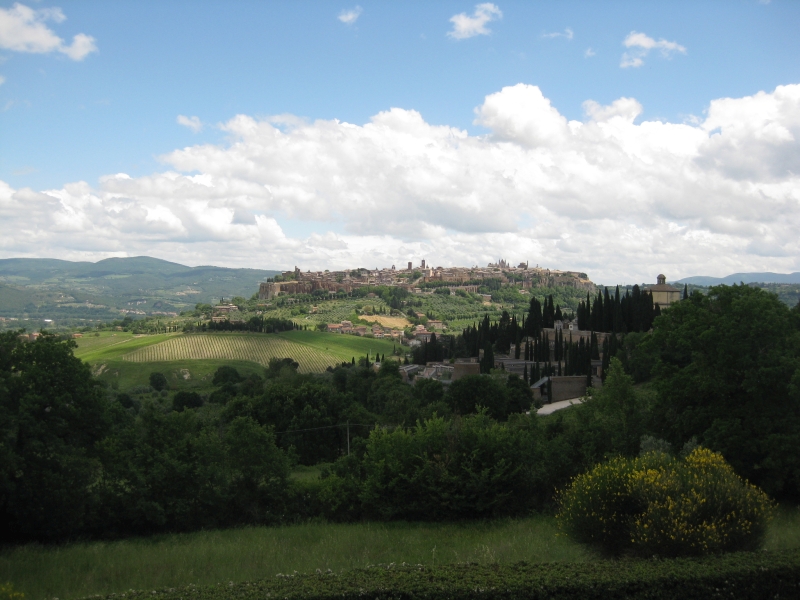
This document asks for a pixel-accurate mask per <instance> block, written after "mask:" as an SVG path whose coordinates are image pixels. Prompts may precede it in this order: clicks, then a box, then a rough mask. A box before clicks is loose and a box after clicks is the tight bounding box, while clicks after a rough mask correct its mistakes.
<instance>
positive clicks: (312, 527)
mask: <svg viewBox="0 0 800 600" xmlns="http://www.w3.org/2000/svg"><path fill="white" fill-rule="evenodd" d="M557 534H558V530H557V528H556V525H555V522H554V519H553V518H552V517H549V516H544V515H540V516H536V517H531V518H528V519H519V520H502V521H494V522H473V523H448V524H418V523H362V524H350V525H337V524H323V523H309V524H304V525H294V526H288V527H275V528H268V527H248V528H241V529H232V530H227V531H210V532H199V533H192V534H179V535H165V536H157V537H153V538H139V539H130V540H124V541H119V542H92V543H79V544H71V545H67V546H56V547H47V546H39V545H28V546H23V547H19V548H16V549H12V550H6V551H4V552H3V553H2V554H0V581H3V582H5V581H10V582H11V583H12V584H13V585H14V588H15V589H16V590H18V591H21V592H24V593H25V597H26V599H28V600H39V599H44V598H53V597H58V598H61V599H62V600H63V599H68V598H80V597H84V596H89V595H92V594H102V595H105V594H111V593H119V592H123V591H126V590H131V589H136V590H146V591H147V593H148V595H151V594H150V592H151V591H153V590H159V589H165V588H167V589H168V588H181V587H185V586H188V585H191V584H194V585H199V586H208V585H216V584H217V583H224V584H225V585H226V586H227V585H228V583H229V582H234V583H235V584H239V583H241V582H248V581H249V582H256V581H259V580H266V582H267V583H266V584H265V585H272V584H273V583H274V582H275V581H277V579H276V577H275V576H276V575H277V574H278V573H284V574H286V573H294V572H295V571H297V572H300V573H315V572H316V570H317V569H320V570H321V571H323V572H327V570H328V569H330V570H332V571H334V572H336V573H341V572H342V571H344V570H351V569H358V568H365V567H368V566H370V565H377V564H389V563H396V564H402V563H403V562H405V563H409V564H413V565H424V566H425V567H426V568H427V567H434V566H436V567H438V566H440V565H444V564H448V563H479V564H482V565H496V564H500V565H512V564H514V563H518V562H521V561H526V562H527V563H531V564H534V563H545V562H558V563H573V566H570V567H568V568H570V569H574V568H578V567H576V566H574V564H575V563H583V562H587V561H594V559H595V557H594V556H593V555H591V554H589V553H588V552H586V551H585V550H584V549H583V548H582V547H581V546H579V545H577V544H575V543H573V542H571V541H569V540H568V539H567V538H566V537H564V536H561V535H557ZM766 548H767V550H769V551H770V554H772V553H774V552H778V551H785V550H789V549H800V510H798V509H797V508H791V509H788V508H787V509H783V510H781V511H780V512H779V514H778V516H777V518H776V519H775V521H774V522H773V524H772V526H771V527H770V530H769V533H768V536H767V543H766ZM565 568H567V567H565ZM237 589H238V590H239V592H244V591H247V590H249V589H250V588H249V587H247V586H246V585H244V584H243V587H241V586H240V587H237ZM255 589H260V588H257V587H253V590H255ZM262 591H263V590H262ZM178 595H180V594H178ZM262 595H263V594H262ZM128 596H130V594H128ZM209 597H213V596H209ZM220 597H224V596H220Z"/></svg>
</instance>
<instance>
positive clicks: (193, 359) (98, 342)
mask: <svg viewBox="0 0 800 600" xmlns="http://www.w3.org/2000/svg"><path fill="white" fill-rule="evenodd" d="M76 342H77V344H78V347H77V349H76V350H75V356H77V357H78V358H80V359H82V360H84V361H86V362H88V363H89V364H91V365H92V369H93V372H94V373H95V375H96V376H97V377H98V379H100V380H101V381H105V382H107V383H109V384H112V385H113V386H114V387H115V388H116V389H119V390H120V391H125V390H127V389H130V388H132V387H135V386H143V385H147V384H148V377H149V374H150V373H152V372H154V371H159V372H163V373H164V374H165V375H166V376H167V379H168V380H169V382H170V388H172V389H178V390H180V389H186V390H200V389H204V388H207V387H209V386H210V380H211V377H212V376H213V373H214V371H216V370H217V368H219V367H220V366H222V365H230V366H233V367H235V368H236V369H237V370H239V372H240V373H241V374H242V375H244V376H247V375H249V374H250V373H260V372H261V371H262V369H263V367H265V366H266V365H267V364H269V360H270V358H286V357H290V358H293V359H294V360H296V361H298V362H299V363H300V371H301V372H306V373H313V372H321V371H324V370H325V369H326V368H327V367H328V366H333V365H336V364H338V363H341V362H344V361H347V362H349V361H350V360H352V359H353V358H356V359H358V358H360V357H362V356H365V355H366V354H367V353H369V355H370V357H371V358H372V359H373V360H374V357H375V355H376V354H377V353H380V354H386V355H391V354H392V353H393V352H394V350H395V348H396V347H397V348H399V346H400V345H399V344H398V343H395V342H392V341H390V340H383V339H375V338H367V337H358V336H351V335H341V334H335V333H326V332H318V331H287V332H284V333H279V334H257V333H216V332H215V333H202V334H181V333H168V334H157V335H133V334H132V333H129V332H121V331H120V332H103V333H101V334H100V335H98V336H95V335H93V334H89V335H87V336H85V337H83V338H79V339H77V340H76Z"/></svg>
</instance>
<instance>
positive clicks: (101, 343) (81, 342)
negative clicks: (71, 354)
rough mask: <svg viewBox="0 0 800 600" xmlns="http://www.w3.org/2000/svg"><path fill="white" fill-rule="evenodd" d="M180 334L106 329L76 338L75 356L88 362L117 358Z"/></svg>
mask: <svg viewBox="0 0 800 600" xmlns="http://www.w3.org/2000/svg"><path fill="white" fill-rule="evenodd" d="M177 335H180V334H177V333H169V334H158V335H133V334H132V333H129V332H125V331H115V332H110V331H104V332H102V333H101V334H100V335H99V336H95V335H92V334H88V335H87V336H86V337H82V338H79V339H77V340H75V341H76V342H77V343H78V347H77V348H76V349H75V356H77V357H78V358H80V359H81V360H84V361H86V362H88V363H96V362H99V361H106V360H115V359H118V358H120V357H121V356H123V355H124V354H127V353H129V352H132V351H134V350H136V349H138V348H144V347H147V346H151V345H153V344H158V343H159V342H163V341H165V340H167V339H169V338H170V337H173V336H177Z"/></svg>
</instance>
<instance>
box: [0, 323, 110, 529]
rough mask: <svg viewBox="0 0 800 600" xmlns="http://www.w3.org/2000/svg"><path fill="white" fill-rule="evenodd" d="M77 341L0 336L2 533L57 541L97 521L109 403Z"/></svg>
mask: <svg viewBox="0 0 800 600" xmlns="http://www.w3.org/2000/svg"><path fill="white" fill-rule="evenodd" d="M74 348H75V342H72V341H59V340H58V339H56V338H55V337H54V336H48V335H43V336H42V337H40V338H39V339H38V340H37V341H35V342H26V341H21V340H20V339H19V337H18V334H17V333H14V332H7V333H2V334H0V439H1V440H2V443H1V444H0V522H2V523H4V525H3V527H2V528H0V529H2V534H0V537H1V538H2V539H4V540H6V541H23V540H31V539H38V540H57V539H61V538H63V537H66V536H70V535H74V534H76V533H78V532H79V531H81V530H82V529H83V528H84V527H86V526H87V523H88V522H89V521H90V519H91V514H92V512H93V506H94V503H95V500H96V498H95V496H94V495H93V491H92V490H93V487H94V486H95V484H96V483H97V481H98V477H99V462H98V460H97V452H96V446H95V445H96V443H97V442H98V441H99V440H101V439H102V438H103V437H104V436H105V435H106V433H107V430H108V427H109V424H110V421H109V410H110V406H109V404H108V403H107V402H106V401H105V399H104V396H103V394H102V393H101V391H100V389H99V388H98V387H97V385H96V384H95V382H94V380H93V378H92V375H91V372H90V370H89V366H88V365H86V364H85V363H83V362H81V361H80V360H79V359H77V358H75V357H74V356H73V354H72V351H73V349H74ZM116 406H118V407H119V410H123V409H122V407H121V406H120V405H119V404H117V405H116Z"/></svg>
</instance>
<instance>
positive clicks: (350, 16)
mask: <svg viewBox="0 0 800 600" xmlns="http://www.w3.org/2000/svg"><path fill="white" fill-rule="evenodd" d="M362 12H363V9H362V8H361V7H360V6H355V7H353V8H349V9H345V10H343V11H342V12H341V13H339V16H338V19H339V20H340V21H341V22H342V23H344V24H345V25H352V24H353V23H355V22H356V21H358V17H360V16H361V13H362Z"/></svg>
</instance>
